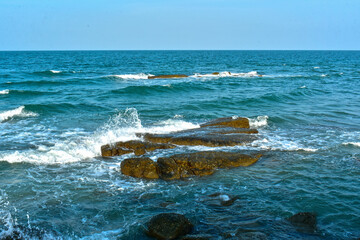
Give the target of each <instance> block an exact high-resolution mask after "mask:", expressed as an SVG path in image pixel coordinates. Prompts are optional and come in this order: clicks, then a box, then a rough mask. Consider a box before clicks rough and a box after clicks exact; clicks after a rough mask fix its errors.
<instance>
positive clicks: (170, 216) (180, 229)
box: [146, 213, 194, 240]
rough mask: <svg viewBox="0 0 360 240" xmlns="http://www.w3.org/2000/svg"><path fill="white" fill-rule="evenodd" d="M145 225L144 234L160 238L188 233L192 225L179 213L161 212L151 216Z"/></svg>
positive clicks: (162, 239)
mask: <svg viewBox="0 0 360 240" xmlns="http://www.w3.org/2000/svg"><path fill="white" fill-rule="evenodd" d="M147 227H148V230H147V232H146V234H147V235H149V236H150V237H154V238H156V239H160V240H171V239H177V238H179V237H181V236H184V235H186V234H188V233H190V232H191V231H192V229H193V227H194V226H193V225H192V223H191V222H190V221H189V220H188V219H187V218H186V217H184V216H183V215H181V214H177V213H161V214H159V215H156V216H155V217H153V218H151V220H150V221H149V222H148V224H147Z"/></svg>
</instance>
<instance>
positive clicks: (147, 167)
mask: <svg viewBox="0 0 360 240" xmlns="http://www.w3.org/2000/svg"><path fill="white" fill-rule="evenodd" d="M121 172H122V174H124V175H127V176H131V177H136V178H146V179H157V178H159V174H158V166H157V164H156V163H155V162H154V161H153V160H151V159H150V158H128V159H125V160H123V161H122V162H121Z"/></svg>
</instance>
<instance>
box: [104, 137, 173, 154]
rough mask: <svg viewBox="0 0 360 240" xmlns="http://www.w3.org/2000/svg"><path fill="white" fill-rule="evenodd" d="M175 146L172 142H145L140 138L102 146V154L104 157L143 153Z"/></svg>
mask: <svg viewBox="0 0 360 240" xmlns="http://www.w3.org/2000/svg"><path fill="white" fill-rule="evenodd" d="M174 147H175V146H174V145H170V144H157V143H151V142H143V141H139V140H132V141H127V142H117V143H115V144H112V145H110V144H106V145H103V146H101V155H102V156H103V157H111V156H120V155H123V154H127V153H134V154H135V155H143V154H145V153H146V152H150V151H154V150H156V149H169V148H174Z"/></svg>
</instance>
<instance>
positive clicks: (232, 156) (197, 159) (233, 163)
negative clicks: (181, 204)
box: [157, 151, 261, 180]
mask: <svg viewBox="0 0 360 240" xmlns="http://www.w3.org/2000/svg"><path fill="white" fill-rule="evenodd" d="M260 157H261V155H260V154H259V155H255V156H250V155H245V154H241V153H231V152H216V151H205V152H196V153H186V154H176V155H173V156H171V157H167V158H159V159H158V161H157V163H158V171H159V172H158V173H159V175H160V178H162V179H166V180H172V179H180V178H187V177H191V176H206V175H211V174H213V173H214V171H215V170H216V169H217V168H232V167H240V166H244V167H245V166H249V165H251V164H254V163H255V162H257V160H258V159H259V158H260Z"/></svg>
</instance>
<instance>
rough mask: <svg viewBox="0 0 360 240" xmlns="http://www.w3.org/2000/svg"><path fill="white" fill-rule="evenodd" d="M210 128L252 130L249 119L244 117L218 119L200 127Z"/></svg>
mask: <svg viewBox="0 0 360 240" xmlns="http://www.w3.org/2000/svg"><path fill="white" fill-rule="evenodd" d="M208 126H227V127H234V128H250V123H249V119H247V118H242V117H237V118H233V117H227V118H218V119H215V120H213V121H210V122H207V123H204V124H201V125H200V127H208Z"/></svg>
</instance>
